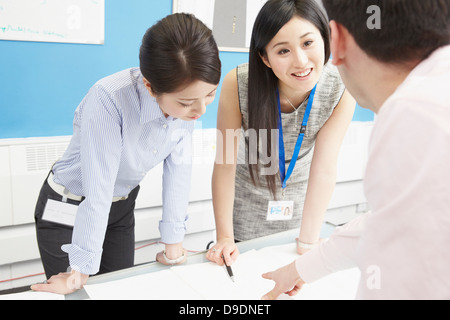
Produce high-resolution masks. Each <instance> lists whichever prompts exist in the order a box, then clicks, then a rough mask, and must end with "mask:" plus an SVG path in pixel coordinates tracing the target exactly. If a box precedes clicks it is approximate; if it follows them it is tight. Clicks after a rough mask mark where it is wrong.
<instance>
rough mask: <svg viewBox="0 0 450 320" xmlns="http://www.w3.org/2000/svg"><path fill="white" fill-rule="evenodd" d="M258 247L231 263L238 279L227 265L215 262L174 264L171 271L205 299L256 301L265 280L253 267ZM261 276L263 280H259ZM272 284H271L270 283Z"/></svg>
mask: <svg viewBox="0 0 450 320" xmlns="http://www.w3.org/2000/svg"><path fill="white" fill-rule="evenodd" d="M257 256H258V254H257V251H256V250H251V251H248V252H246V253H244V254H241V255H240V256H239V259H238V260H237V261H236V262H235V263H234V264H233V265H232V269H233V274H234V279H235V282H233V281H232V280H231V279H230V277H229V275H228V273H227V271H226V268H225V267H224V266H219V265H217V264H216V263H213V262H206V263H201V264H195V265H187V266H176V267H172V271H173V272H175V273H176V274H178V275H179V276H180V278H182V279H184V281H186V282H187V283H188V284H189V286H191V287H192V288H194V289H195V291H197V292H198V293H199V294H200V295H201V296H202V297H203V299H208V300H246V299H249V300H255V299H261V296H262V295H261V292H262V290H264V283H263V282H262V281H261V280H263V279H262V278H261V275H260V274H259V273H258V271H257V270H255V269H254V268H253V266H254V265H255V264H256V263H258V258H257ZM260 278H261V279H260ZM269 285H270V284H269Z"/></svg>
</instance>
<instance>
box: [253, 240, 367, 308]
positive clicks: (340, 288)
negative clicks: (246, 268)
mask: <svg viewBox="0 0 450 320" xmlns="http://www.w3.org/2000/svg"><path fill="white" fill-rule="evenodd" d="M259 253H260V254H261V255H262V256H263V257H271V258H270V259H267V258H266V259H264V260H265V261H266V265H267V266H268V267H269V266H270V267H272V269H271V270H266V271H273V270H276V269H278V268H279V267H282V266H284V265H286V264H289V263H290V262H292V261H294V260H295V259H297V258H298V255H297V253H296V245H295V244H288V245H281V246H272V247H267V248H264V249H261V250H259ZM279 262H281V264H280V263H279ZM266 271H265V272H266ZM359 279H360V271H359V269H358V268H352V269H348V270H343V271H340V272H336V273H333V274H330V275H328V276H326V277H324V278H322V279H319V280H317V281H315V282H313V283H307V284H305V285H304V286H303V287H302V289H301V290H300V291H299V293H298V294H297V295H296V296H294V297H289V296H287V295H284V296H282V297H280V299H295V300H354V299H355V297H356V291H357V289H358V284H359ZM266 281H267V280H266ZM273 285H274V282H272V288H273Z"/></svg>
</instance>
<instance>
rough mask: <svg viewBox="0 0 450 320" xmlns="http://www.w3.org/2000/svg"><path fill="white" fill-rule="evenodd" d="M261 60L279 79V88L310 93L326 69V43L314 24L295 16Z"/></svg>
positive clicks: (281, 30)
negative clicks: (324, 67) (324, 66)
mask: <svg viewBox="0 0 450 320" xmlns="http://www.w3.org/2000/svg"><path fill="white" fill-rule="evenodd" d="M261 58H262V59H263V62H264V63H265V65H266V66H267V67H269V68H271V69H272V71H273V72H274V74H275V75H276V76H277V77H278V79H279V80H280V86H283V87H285V88H286V87H287V88H289V89H290V90H295V91H303V92H308V91H310V90H312V88H313V87H314V86H315V84H316V83H317V82H318V81H319V78H320V75H321V73H322V70H323V65H324V61H325V51H324V42H323V39H322V36H321V34H320V31H319V30H318V29H317V28H316V27H315V26H314V25H313V24H312V23H310V22H309V21H308V20H305V19H303V18H300V17H298V16H294V17H293V18H292V19H291V20H290V21H289V22H288V23H286V24H285V25H284V26H283V27H282V28H281V29H280V31H278V33H277V34H276V35H275V37H273V39H272V40H271V41H270V42H269V43H268V45H267V47H266V55H265V56H263V57H261Z"/></svg>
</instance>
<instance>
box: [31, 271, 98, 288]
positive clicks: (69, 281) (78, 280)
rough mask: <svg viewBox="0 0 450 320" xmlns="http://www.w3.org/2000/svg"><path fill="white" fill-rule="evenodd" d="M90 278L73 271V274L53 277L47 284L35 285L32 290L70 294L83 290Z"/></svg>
mask: <svg viewBox="0 0 450 320" xmlns="http://www.w3.org/2000/svg"><path fill="white" fill-rule="evenodd" d="M88 278H89V275H86V274H82V273H80V272H78V271H75V270H72V272H64V273H59V274H57V275H55V276H52V277H51V278H50V279H48V280H47V281H46V282H45V283H38V284H34V285H32V286H31V290H34V291H41V292H51V293H57V294H70V293H73V292H75V291H77V290H79V289H81V288H82V287H83V286H84V285H85V284H86V282H87V280H88Z"/></svg>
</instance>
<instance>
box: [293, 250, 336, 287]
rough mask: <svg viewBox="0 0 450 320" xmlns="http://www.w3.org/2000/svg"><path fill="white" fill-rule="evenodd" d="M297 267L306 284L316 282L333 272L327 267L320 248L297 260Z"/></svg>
mask: <svg viewBox="0 0 450 320" xmlns="http://www.w3.org/2000/svg"><path fill="white" fill-rule="evenodd" d="M295 267H296V268H297V272H298V274H299V275H300V278H302V280H303V281H305V282H306V283H311V282H314V281H316V280H318V279H320V278H322V277H324V276H326V275H328V274H330V273H332V272H333V271H332V270H330V269H328V268H327V267H326V265H325V263H324V261H323V259H322V252H321V248H320V246H319V247H316V248H314V249H312V250H309V251H308V252H306V253H304V254H303V255H301V256H300V257H299V258H297V260H296V261H295Z"/></svg>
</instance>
